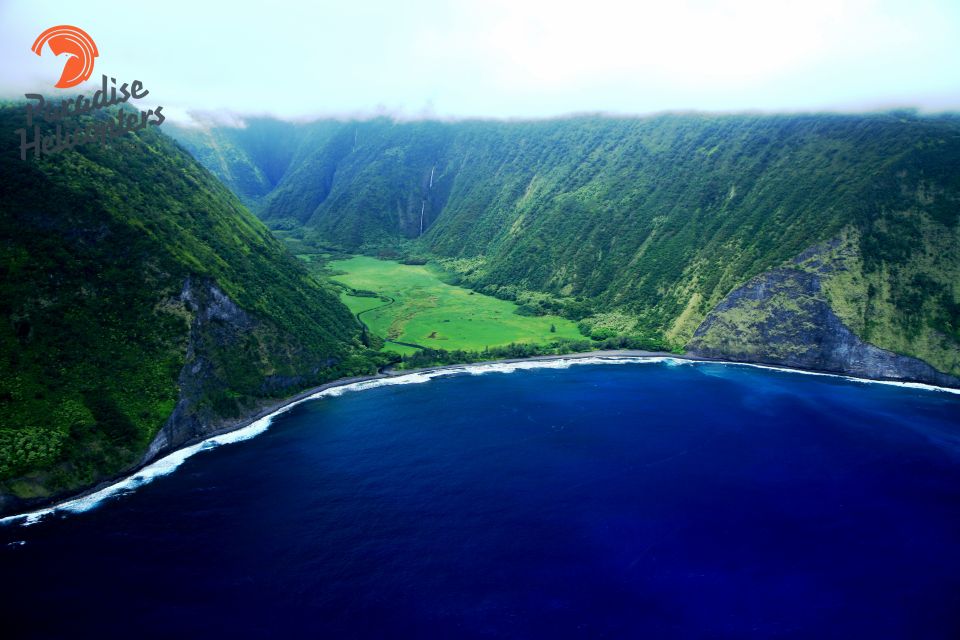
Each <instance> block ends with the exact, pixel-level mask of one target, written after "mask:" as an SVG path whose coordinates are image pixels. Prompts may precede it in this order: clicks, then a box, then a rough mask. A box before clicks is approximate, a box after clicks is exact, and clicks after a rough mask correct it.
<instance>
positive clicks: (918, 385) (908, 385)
mask: <svg viewBox="0 0 960 640" xmlns="http://www.w3.org/2000/svg"><path fill="white" fill-rule="evenodd" d="M690 362H694V363H696V364H718V365H724V366H735V367H753V368H755V369H767V370H768V371H782V372H784V373H799V374H801V375H805V376H825V377H827V378H840V379H841V380H847V381H849V382H859V383H861V384H885V385H889V386H891V387H902V388H904V389H920V390H922V391H941V392H944V393H953V394H957V395H960V389H954V388H952V387H938V386H937V385H933V384H925V383H923V382H903V381H900V380H873V379H871V378H857V377H855V376H845V375H843V374H840V373H826V372H824V371H807V370H806V369H791V368H790V367H778V366H776V365H772V364H755V363H753V362H726V361H722V360H691V361H690Z"/></svg>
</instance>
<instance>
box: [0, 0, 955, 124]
mask: <svg viewBox="0 0 960 640" xmlns="http://www.w3.org/2000/svg"><path fill="white" fill-rule="evenodd" d="M245 4H247V2H246V1H245V2H243V3H241V2H231V3H229V4H228V3H225V2H224V3H220V2H216V3H214V2H206V3H205V2H202V0H191V1H183V0H164V1H162V2H150V3H137V2H133V3H130V2H102V1H99V0H83V1H82V2H77V1H75V0H73V1H69V2H67V1H61V2H44V1H42V0H39V1H38V0H24V1H21V0H0V59H2V60H3V72H2V78H0V94H2V95H3V96H6V97H9V96H16V95H20V94H22V93H24V92H28V91H30V92H36V91H44V92H52V93H55V94H56V92H62V93H64V94H65V95H67V96H72V95H75V94H76V89H71V90H66V91H64V90H59V89H54V88H53V84H54V83H55V82H56V80H57V78H58V77H59V75H60V70H61V69H62V67H63V61H62V60H59V59H56V58H55V57H54V56H53V55H52V53H51V52H50V51H46V53H45V55H44V56H43V57H37V56H35V55H34V54H33V53H31V51H30V46H31V44H32V43H33V40H34V39H35V38H36V36H37V35H38V34H39V33H40V32H41V31H43V30H44V29H46V28H48V27H51V26H54V25H57V24H72V25H76V26H78V27H80V28H82V29H84V30H86V31H87V32H88V33H89V34H90V35H91V36H92V37H93V39H94V40H95V41H96V43H97V46H98V47H99V50H100V57H99V58H97V60H96V66H95V69H94V75H93V78H92V79H93V80H95V81H97V83H99V79H100V74H101V73H106V74H108V75H110V76H114V77H116V78H117V79H118V80H121V81H132V80H134V79H138V80H142V81H143V82H144V84H145V86H146V87H147V88H148V89H149V90H150V91H151V94H150V96H149V97H148V98H147V99H146V100H145V101H144V104H145V105H158V104H160V105H163V106H164V113H165V114H168V115H177V114H184V113H186V112H187V111H189V110H205V111H217V112H221V113H222V112H224V111H230V112H234V113H239V114H253V113H260V114H273V115H277V116H280V117H287V118H302V117H312V116H319V115H340V116H343V115H369V114H373V113H381V112H386V113H391V114H395V115H401V116H406V117H420V116H431V117H469V116H486V117H540V116H553V115H561V114H567V113H572V112H582V111H591V112H596V111H603V112H610V113H649V112H654V111H663V110H690V109H693V110H703V111H744V110H762V111H808V110H823V109H829V110H867V109H877V108H890V107H902V106H912V107H918V108H921V109H924V110H929V111H939V110H960V0H906V1H903V0H899V1H893V0H804V1H802V2H784V1H781V0H743V1H737V2H734V1H726V2H721V1H717V0H690V1H684V0H676V1H670V0H666V1H659V2H646V1H644V0H633V1H616V0H582V1H581V2H565V1H564V0H528V1H525V0H463V1H458V0H447V1H446V2H444V1H442V0H381V1H370V0H350V1H341V2H329V1H327V0H308V1H305V2H282V1H279V0H275V1H273V2H256V3H251V4H255V6H252V7H251V8H246V7H244V6H243V5H245ZM92 90H93V87H91V88H89V89H88V90H87V91H88V92H90V91H92Z"/></svg>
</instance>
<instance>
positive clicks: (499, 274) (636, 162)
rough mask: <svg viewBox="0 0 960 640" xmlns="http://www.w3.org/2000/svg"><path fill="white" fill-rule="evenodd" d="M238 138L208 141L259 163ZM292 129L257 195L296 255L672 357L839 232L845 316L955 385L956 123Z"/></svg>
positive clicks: (827, 120)
mask: <svg viewBox="0 0 960 640" xmlns="http://www.w3.org/2000/svg"><path fill="white" fill-rule="evenodd" d="M238 131H240V130H232V129H219V130H217V134H218V135H219V136H221V139H222V140H223V144H230V145H233V147H232V148H233V149H234V151H233V152H234V153H236V154H237V155H239V156H242V157H244V158H245V159H246V161H248V162H250V163H252V164H254V165H258V164H259V160H258V157H259V155H258V151H257V149H256V148H254V147H253V146H251V145H249V144H247V143H246V142H245V141H244V140H243V139H242V138H241V137H240V134H239V133H238ZM296 131H297V136H296V137H295V138H294V143H295V144H294V146H295V149H294V150H293V151H291V152H290V158H291V160H290V164H289V167H288V169H287V171H286V172H285V173H284V174H283V175H282V176H281V177H280V178H279V179H278V180H277V182H276V186H275V187H274V188H272V189H271V190H270V191H269V192H268V193H266V194H264V195H263V196H262V197H261V198H260V199H259V201H258V203H259V214H260V215H261V216H262V218H263V219H264V220H266V221H267V222H268V224H269V225H270V226H272V227H273V228H274V229H278V230H282V231H283V232H284V233H286V234H287V236H288V239H290V240H291V241H293V242H295V243H302V244H305V245H312V246H319V247H324V248H325V249H327V250H331V251H336V250H344V249H346V250H351V251H357V250H359V251H363V252H366V253H369V254H371V255H387V256H394V257H397V258H402V257H408V258H414V259H417V258H423V257H433V258H436V259H439V260H440V262H441V263H442V264H443V266H444V267H445V268H446V269H447V270H448V271H450V272H451V273H453V274H455V278H456V280H455V282H457V283H459V284H462V285H465V286H468V287H470V288H472V289H475V290H477V291H478V292H482V293H486V294H490V295H493V296H496V297H500V298H503V299H507V300H512V301H516V302H517V303H518V304H519V305H521V306H522V307H525V308H528V309H530V310H531V312H533V313H555V314H559V315H563V316H565V317H567V318H570V319H573V320H575V321H578V322H580V323H581V326H582V328H583V330H584V331H586V332H589V333H591V335H594V336H595V337H598V338H604V337H608V336H612V335H619V336H630V337H632V338H635V339H638V340H642V341H644V342H646V343H655V344H659V345H661V346H662V347H664V348H669V349H675V348H681V347H682V346H683V345H684V344H686V343H687V341H688V340H689V339H690V337H691V336H692V334H693V332H694V330H695V329H696V327H697V326H698V325H699V324H700V323H701V321H702V320H703V318H704V317H705V316H706V314H707V313H708V312H709V311H710V310H711V309H712V308H713V307H714V306H715V305H716V304H717V303H718V302H719V301H720V300H721V299H722V298H723V297H724V296H726V295H727V294H729V293H730V292H731V291H733V290H734V289H735V288H736V287H737V286H739V285H741V284H743V283H744V282H746V281H748V280H749V279H750V278H751V277H753V276H755V275H757V274H759V273H762V272H765V271H767V270H769V269H771V268H773V267H776V266H778V265H781V264H784V263H787V262H789V261H791V260H793V259H794V258H795V257H796V256H798V255H799V254H801V253H802V252H803V251H805V250H806V249H808V248H809V247H811V246H814V245H818V244H820V243H823V242H826V241H829V240H831V239H836V238H839V237H841V236H843V237H848V238H853V239H854V241H855V242H856V243H857V246H856V251H855V255H856V256H857V257H856V258H855V262H854V263H851V265H852V267H853V271H851V272H849V273H853V272H856V273H857V274H858V275H857V276H856V279H854V278H853V276H851V277H850V278H846V279H844V278H843V277H838V278H834V279H832V283H831V284H830V285H829V287H830V291H831V292H832V293H831V304H832V305H833V306H834V307H835V308H836V309H837V310H838V313H841V316H842V317H845V318H846V320H847V321H849V322H850V323H851V326H852V327H853V328H854V329H855V330H856V331H858V332H859V333H860V335H861V336H862V337H865V338H866V339H869V340H871V341H873V342H875V343H876V344H878V345H879V346H882V347H886V348H889V349H893V350H896V351H899V352H902V353H905V354H907V355H915V356H918V357H921V358H924V359H926V360H928V361H929V362H931V363H933V364H934V365H935V366H937V367H938V368H940V369H941V370H943V371H948V372H953V373H960V368H958V367H960V365H958V364H957V360H958V358H957V353H958V348H960V347H958V344H960V337H958V334H957V327H958V326H960V315H958V306H957V305H958V303H960V279H958V278H957V275H956V274H957V272H958V255H957V249H956V247H957V246H958V242H957V238H958V236H957V229H958V214H960V173H958V172H957V167H958V166H960V118H958V117H956V116H937V117H924V116H918V115H916V114H914V113H910V112H895V113H887V114H873V115H862V116H861V115H796V116H759V115H757V116H752V115H751V116H707V115H663V116H656V117H649V118H634V119H625V118H623V119H618V118H602V117H583V118H571V119H560V120H551V121H539V122H457V123H441V122H414V123H397V122H391V121H388V120H384V119H380V120H374V121H369V122H331V121H323V122H316V123H310V124H301V125H297V126H296ZM214 170H217V169H216V167H214ZM223 175H225V176H227V178H228V179H229V173H224V174H223ZM844 314H845V315H844Z"/></svg>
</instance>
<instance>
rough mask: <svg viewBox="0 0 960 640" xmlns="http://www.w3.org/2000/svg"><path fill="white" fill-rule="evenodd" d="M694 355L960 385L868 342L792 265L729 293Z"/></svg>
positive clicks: (697, 338) (701, 332)
mask: <svg viewBox="0 0 960 640" xmlns="http://www.w3.org/2000/svg"><path fill="white" fill-rule="evenodd" d="M687 352H688V353H690V354H691V355H695V356H701V357H707V358H720V359H725V360H733V361H738V362H754V363H762V364H773V365H782V366H788V367H795V368H800V369H812V370H817V371H825V372H831V373H841V374H846V375H853V376H858V377H863V378H874V379H881V380H903V381H913V382H925V383H928V384H935V385H940V386H949V387H960V378H956V377H954V376H951V375H948V374H946V373H943V372H941V371H938V370H936V369H934V368H933V367H932V366H930V365H929V364H927V363H926V362H923V361H922V360H919V359H917V358H912V357H909V356H904V355H900V354H897V353H893V352H891V351H887V350H884V349H880V348H878V347H876V346H874V345H872V344H869V343H867V342H864V341H863V340H861V339H860V338H859V337H858V336H857V335H856V334H855V333H853V331H851V330H850V329H849V328H848V327H847V326H846V325H844V323H843V322H842V321H841V320H840V318H839V317H838V316H837V314H836V313H834V311H833V309H832V308H831V307H830V304H829V303H828V302H827V299H826V297H825V296H824V295H823V292H822V291H821V281H820V276H819V275H818V274H817V273H814V272H811V271H808V270H803V269H800V268H796V267H793V266H789V267H782V268H778V269H774V270H772V271H768V272H767V273H764V274H761V275H759V276H757V277H755V278H753V279H752V280H750V281H749V282H748V283H747V284H745V285H743V286H742V287H740V288H739V289H736V290H735V291H733V292H732V293H730V295H728V296H727V297H726V298H725V299H724V300H723V301H721V302H720V304H718V305H717V306H716V307H715V308H714V309H713V311H711V312H710V313H709V314H708V315H707V317H706V318H705V319H704V321H703V322H702V323H701V324H700V326H699V327H698V328H697V330H696V332H695V333H694V336H693V339H691V340H690V342H689V343H688V344H687Z"/></svg>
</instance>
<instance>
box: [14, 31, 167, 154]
mask: <svg viewBox="0 0 960 640" xmlns="http://www.w3.org/2000/svg"><path fill="white" fill-rule="evenodd" d="M44 45H49V46H50V50H51V51H53V53H54V54H55V55H58V56H59V55H60V54H62V53H65V54H67V56H68V57H67V61H66V62H65V63H64V65H63V72H62V73H61V74H60V80H59V81H57V84H55V85H53V86H55V87H57V88H58V89H69V88H70V87H75V86H77V85H78V84H80V83H81V82H85V81H87V80H89V79H90V76H91V75H92V74H93V61H94V59H95V58H96V57H98V56H99V55H100V52H99V51H98V50H97V45H96V44H95V43H94V41H93V38H91V37H90V34H88V33H87V32H86V31H84V30H83V29H80V28H79V27H73V26H70V25H68V24H61V25H58V26H56V27H50V28H49V29H47V30H46V31H44V32H43V33H41V34H40V35H39V36H37V39H36V40H35V41H34V43H33V46H32V47H30V50H31V51H33V52H34V53H35V54H37V55H38V56H42V55H43V47H44ZM100 80H101V82H100V88H99V89H97V90H96V91H95V92H94V93H93V95H92V96H90V97H87V96H85V95H83V94H80V95H77V96H75V97H70V98H62V99H60V100H59V104H57V102H55V101H54V100H47V99H46V98H45V97H44V96H43V94H40V93H27V94H24V97H25V98H26V99H27V100H30V101H32V102H30V103H28V104H27V105H26V120H27V126H26V127H25V128H23V129H17V130H16V133H17V134H19V136H20V159H21V160H26V159H27V152H29V151H32V152H33V156H34V157H35V158H40V157H41V156H47V155H51V154H54V153H60V152H62V151H66V150H68V149H73V148H74V147H77V146H80V145H85V144H90V143H94V142H96V143H99V144H100V146H102V147H106V146H109V145H110V144H111V143H112V142H114V141H116V140H117V139H118V138H120V137H121V136H123V135H125V134H127V133H130V132H134V131H141V130H143V129H145V128H147V127H148V126H151V125H153V126H159V125H161V124H163V121H164V119H165V118H164V115H163V107H156V108H153V109H147V110H146V111H137V110H136V107H132V106H131V105H129V104H126V103H127V102H128V101H129V100H131V99H132V100H142V99H143V98H145V97H147V94H149V93H150V91H148V90H147V89H146V87H144V86H143V82H141V81H140V80H134V81H132V82H117V79H116V78H112V77H108V76H107V75H105V74H104V75H102V76H101V78H100Z"/></svg>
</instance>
